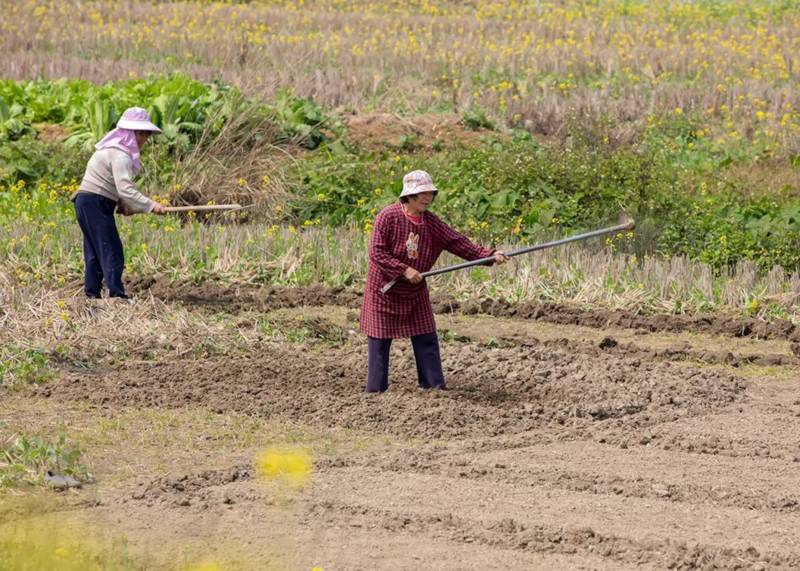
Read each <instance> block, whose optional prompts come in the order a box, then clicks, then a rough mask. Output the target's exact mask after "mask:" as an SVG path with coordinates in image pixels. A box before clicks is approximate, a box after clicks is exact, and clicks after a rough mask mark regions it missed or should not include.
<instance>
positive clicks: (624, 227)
mask: <svg viewBox="0 0 800 571" xmlns="http://www.w3.org/2000/svg"><path fill="white" fill-rule="evenodd" d="M634 228H636V222H634V221H633V219H632V218H629V217H627V216H622V217H621V219H620V223H619V224H618V225H617V226H610V227H608V228H601V229H599V230H592V231H591V232H585V233H584V234H576V235H575V236H570V237H568V238H562V239H561V240H555V241H553V242H545V243H543V244H536V245H534V246H526V247H525V248H520V249H519V250H514V251H513V252H509V253H507V254H506V256H508V257H509V258H513V257H514V256H520V255H522V254H527V253H529V252H535V251H537V250H546V249H547V248H555V247H556V246H561V245H563V244H569V243H570V242H578V241H580V240H586V239H588V238H594V237H595V236H603V235H604V234H616V233H617V232H628V231H630V230H633V229H634ZM493 260H494V256H489V257H487V258H479V259H477V260H472V261H470V262H462V263H460V264H454V265H452V266H446V267H444V268H439V269H437V270H430V271H428V272H423V273H422V277H423V278H427V277H430V276H438V275H439V274H446V273H448V272H454V271H455V270H463V269H464V268H471V267H472V266H479V265H481V264H485V263H487V262H491V261H493ZM396 283H397V280H392V281H390V282H389V283H388V284H386V285H385V286H383V287H382V288H381V293H386V292H387V291H389V290H390V289H392V286H394V284H396Z"/></svg>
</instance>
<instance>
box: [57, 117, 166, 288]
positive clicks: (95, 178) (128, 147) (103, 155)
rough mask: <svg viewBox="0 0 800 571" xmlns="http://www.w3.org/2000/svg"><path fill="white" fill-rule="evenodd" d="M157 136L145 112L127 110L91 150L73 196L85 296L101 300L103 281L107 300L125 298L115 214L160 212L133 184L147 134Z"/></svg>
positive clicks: (159, 207) (158, 206) (120, 244)
mask: <svg viewBox="0 0 800 571" xmlns="http://www.w3.org/2000/svg"><path fill="white" fill-rule="evenodd" d="M160 132H161V129H159V128H158V127H156V126H155V125H154V124H153V123H152V122H151V121H150V116H149V115H148V113H147V111H145V110H144V109H142V108H140V107H131V108H130V109H127V110H126V111H125V113H123V114H122V118H121V119H120V120H119V121H118V122H117V128H116V129H114V130H112V131H110V132H109V133H108V134H107V135H106V136H105V137H103V139H102V140H101V141H100V142H99V143H97V145H95V153H94V154H93V155H92V158H91V159H89V163H88V165H87V166H86V174H84V175H83V180H82V181H81V185H80V188H79V189H78V192H77V193H75V195H74V196H73V201H74V202H75V214H76V216H77V218H78V224H79V225H80V227H81V231H82V232H83V260H84V265H85V273H84V275H85V285H84V291H85V293H86V297H97V298H99V297H100V292H101V288H102V285H103V279H105V282H106V286H107V287H108V293H109V297H121V298H127V297H128V296H127V295H125V287H124V285H123V284H122V270H123V267H124V264H125V259H124V254H123V251H122V241H121V240H120V237H119V232H118V231H117V224H116V221H115V220H114V211H115V210H117V211H119V212H120V213H121V214H126V215H127V214H135V213H138V212H153V213H155V214H163V213H164V206H162V205H161V204H159V203H157V202H155V201H153V200H150V199H149V198H147V197H146V196H144V195H143V194H142V193H140V192H139V190H138V189H137V188H136V185H135V184H134V182H133V177H134V176H135V175H136V174H138V173H139V171H140V170H141V168H142V164H141V162H140V160H139V149H141V147H142V145H144V144H145V142H146V141H147V139H148V138H149V137H150V135H151V134H153V133H160Z"/></svg>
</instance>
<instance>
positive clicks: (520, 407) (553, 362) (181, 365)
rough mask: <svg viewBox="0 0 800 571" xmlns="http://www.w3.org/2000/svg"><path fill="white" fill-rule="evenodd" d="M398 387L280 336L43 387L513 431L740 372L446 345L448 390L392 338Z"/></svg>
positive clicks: (306, 419) (415, 430)
mask: <svg viewBox="0 0 800 571" xmlns="http://www.w3.org/2000/svg"><path fill="white" fill-rule="evenodd" d="M393 351H394V353H395V354H394V356H393V362H392V367H393V369H392V387H391V389H390V391H389V393H387V394H384V395H368V394H364V393H363V392H362V388H363V382H364V379H365V377H366V359H365V355H364V347H363V346H362V345H361V344H356V343H346V344H345V345H343V346H339V347H333V348H327V349H324V348H323V349H321V348H317V349H310V348H309V347H308V346H300V345H287V344H274V345H272V346H270V347H269V349H268V351H267V352H266V353H264V354H261V355H253V356H248V357H239V358H233V359H209V360H203V361H178V362H163V363H156V364H152V365H149V364H137V365H132V366H129V367H125V368H122V369H120V370H116V371H111V372H108V371H104V372H101V373H97V374H80V375H77V374H74V373H65V374H64V375H63V378H62V380H61V381H60V382H57V383H53V384H50V385H46V386H43V387H40V388H38V389H37V390H38V392H39V394H42V395H44V396H51V397H55V398H63V399H88V400H90V401H92V402H94V403H98V404H114V405H133V406H155V407H180V406H187V405H202V406H207V407H209V408H211V409H212V410H216V411H226V410H235V411H239V412H245V413H249V414H254V415H260V416H265V417H272V416H277V417H280V418H285V419H289V420H293V421H299V422H303V423H305V424H312V425H313V424H320V425H323V426H327V427H347V428H352V429H359V430H363V431H368V432H370V433H374V432H382V433H389V434H396V435H399V436H415V437H428V438H439V437H446V436H458V437H473V436H482V437H485V436H490V435H500V434H513V433H517V432H521V431H526V430H531V429H536V428H541V427H551V428H554V429H555V430H556V431H557V432H558V431H561V430H562V429H563V430H567V431H584V430H585V429H590V428H592V427H594V426H595V425H597V424H598V423H610V425H612V426H616V427H619V426H628V427H631V426H649V425H651V424H654V423H658V422H667V421H671V420H676V419H679V418H681V417H685V416H687V415H696V414H701V413H703V412H706V411H709V410H713V409H716V408H720V407H724V406H726V405H728V404H730V403H731V402H733V401H734V400H735V399H736V398H737V395H739V394H740V393H741V392H742V391H743V388H744V384H743V383H742V381H740V380H739V379H738V378H736V377H734V376H732V375H730V374H727V373H723V372H720V371H702V370H699V369H695V368H691V367H687V366H684V365H677V364H673V363H659V362H643V361H642V360H641V359H632V358H627V357H620V356H616V355H613V354H603V353H601V354H598V355H582V354H575V353H574V352H572V351H571V350H569V349H563V348H555V347H530V348H529V347H508V348H486V347H480V346H474V345H469V344H446V345H444V346H443V349H442V353H443V361H444V366H445V374H446V375H447V378H448V382H449V384H450V387H451V390H450V391H444V392H442V391H436V392H429V391H423V390H420V389H417V388H416V386H415V385H416V374H415V367H414V362H413V356H412V354H411V352H410V350H409V348H408V346H407V345H405V344H401V343H397V344H396V346H395V347H394V348H393Z"/></svg>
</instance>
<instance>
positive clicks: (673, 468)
mask: <svg viewBox="0 0 800 571" xmlns="http://www.w3.org/2000/svg"><path fill="white" fill-rule="evenodd" d="M136 287H137V289H138V291H139V292H140V295H144V294H145V293H146V292H147V291H148V290H149V292H150V293H152V294H154V295H157V296H159V297H161V298H162V299H166V300H169V301H170V302H172V303H181V304H184V305H186V306H187V307H191V308H192V309H193V310H194V311H200V312H209V311H210V312H219V313H225V314H234V315H239V314H242V313H245V312H253V311H257V312H262V314H265V315H267V314H268V315H270V316H271V319H273V320H274V322H275V323H278V324H283V326H285V327H287V328H288V327H296V326H298V324H300V325H301V326H302V331H303V337H302V338H300V339H299V340H296V341H294V342H280V343H279V342H274V343H268V344H266V345H265V346H264V347H263V348H262V349H261V350H260V351H258V352H253V353H249V354H241V355H232V356H224V357H222V356H217V357H209V358H188V357H187V358H184V359H177V360H161V361H156V362H141V361H139V362H134V363H129V364H127V365H126V364H122V365H117V366H113V367H105V368H101V367H99V366H98V367H89V368H88V369H81V370H77V369H75V368H70V367H66V366H65V368H64V369H63V370H62V371H61V375H60V379H59V380H58V381H55V382H52V383H49V384H46V385H43V386H41V387H39V388H38V389H37V390H36V391H35V393H34V394H31V395H27V396H25V397H15V398H14V399H11V400H7V403H13V404H7V405H5V406H3V405H2V404H0V413H2V416H0V418H2V419H5V421H6V422H8V423H11V424H14V423H17V424H24V423H26V422H28V421H30V420H31V419H34V418H35V419H38V421H39V422H41V423H44V424H47V423H48V422H50V423H53V422H55V420H54V419H53V418H52V417H53V415H55V416H57V417H58V419H59V422H61V423H64V422H66V423H67V424H68V425H69V426H74V427H75V430H76V433H78V434H80V433H82V430H83V429H81V428H80V426H83V425H85V424H86V423H87V422H89V420H87V419H93V420H91V422H95V423H97V422H99V421H98V420H97V419H103V420H102V422H103V423H105V424H103V426H106V427H108V426H113V427H114V428H113V430H111V429H107V431H106V432H107V434H108V439H107V440H102V439H100V440H98V442H99V441H101V440H102V442H103V446H99V447H98V448H97V449H96V450H95V451H94V452H92V453H91V454H92V458H93V461H94V462H95V463H96V465H97V466H98V469H97V472H98V482H97V483H96V484H93V485H91V486H87V487H86V488H85V489H84V490H83V491H80V492H75V493H73V494H72V496H71V497H72V500H70V501H71V502H72V505H73V507H74V508H75V509H76V510H77V511H78V512H79V513H80V514H82V516H83V517H87V518H92V519H94V520H95V521H101V522H105V523H106V524H107V525H108V526H109V528H111V529H114V530H116V531H117V532H118V533H120V534H124V535H125V536H126V537H127V539H128V542H129V543H130V545H132V546H134V547H135V548H138V549H141V550H142V551H144V552H147V553H149V554H151V555H152V554H153V553H155V552H158V551H159V549H160V550H162V551H163V550H164V549H166V548H168V547H169V546H175V545H191V546H192V549H193V550H195V552H198V551H203V552H205V553H206V554H207V555H208V556H209V557H210V558H212V559H214V560H217V561H223V562H225V563H226V564H227V565H228V566H229V568H237V569H238V568H253V569H258V568H267V567H268V566H269V565H272V566H273V567H274V568H290V569H309V568H311V567H312V566H315V565H317V566H320V567H322V568H323V569H325V570H326V571H329V570H332V569H348V570H349V569H448V570H450V569H507V568H522V569H531V568H546V569H551V568H558V569H620V568H621V569H627V568H634V567H635V568H651V569H664V568H674V569H693V568H718V569H768V568H769V569H776V568H777V569H780V568H785V569H789V568H796V567H798V566H800V539H798V538H799V537H800V436H798V435H800V367H798V360H797V357H796V356H795V355H794V354H793V350H792V348H793V343H794V342H795V341H796V339H797V331H796V330H795V328H794V327H793V326H792V325H791V324H788V323H777V322H776V323H761V322H758V321H756V320H741V319H738V320H737V319H733V318H721V317H716V318H714V317H708V318H679V317H670V316H650V317H645V316H637V315H628V314H624V313H622V312H585V311H579V310H577V309H574V308H568V307H557V306H545V305H538V306H537V305H534V304H530V305H525V306H509V305H507V304H498V303H495V302H481V301H475V302H470V303H466V304H458V303H455V302H454V301H453V300H449V299H439V300H438V301H437V308H438V309H439V311H440V312H441V314H440V315H439V316H438V318H437V319H438V322H439V325H440V328H441V330H442V338H443V343H442V355H443V362H444V366H445V370H446V374H447V377H448V383H449V386H450V390H448V391H440V392H429V391H422V390H419V389H417V388H416V386H415V372H414V365H413V355H412V354H411V351H410V347H409V345H408V343H407V342H405V341H400V342H397V343H395V345H394V347H393V357H392V358H393V361H392V373H391V388H390V391H389V392H388V393H386V394H383V395H367V394H364V393H363V392H362V385H363V381H364V377H365V373H366V364H365V343H364V341H363V338H361V336H360V335H357V334H354V333H353V332H352V330H353V329H355V327H356V321H355V320H356V311H355V309H356V308H357V306H358V301H359V300H358V295H357V294H356V293H355V292H352V291H349V290H330V289H324V288H311V289H298V290H290V289H279V288H255V287H231V288H220V287H219V286H210V285H207V286H202V287H200V286H170V285H167V284H162V283H158V282H152V283H144V284H137V286H136ZM279 326H281V325H279ZM148 411H149V412H148ZM153 411H156V412H153ZM189 411H203V412H201V413H196V412H191V413H190V412H189ZM142 414H145V415H146V414H155V415H162V416H163V415H165V414H166V415H175V416H170V418H171V419H172V420H171V421H170V423H171V424H169V423H168V426H167V427H164V426H163V423H162V424H159V423H158V422H156V420H155V419H156V417H155V416H150V417H147V418H150V421H143V420H142V417H141V415H142ZM187 415H188V417H187ZM198 415H199V416H198ZM162 416H158V417H157V418H162ZM123 417H124V418H125V419H128V422H129V423H131V424H132V425H133V427H131V426H128V424H125V423H121V421H119V419H120V418H123ZM48 419H49V420H48ZM131 419H135V420H131ZM199 419H202V420H199ZM231 419H239V420H237V421H236V422H237V423H241V424H237V426H242V427H244V426H247V427H248V428H247V429H246V430H245V429H244V428H241V429H239V430H238V431H237V430H227V431H223V432H224V434H223V432H220V430H221V429H220V428H219V427H220V426H221V425H224V426H229V425H231V423H233V421H232V420H231ZM82 423H83V424H82ZM109 423H110V424H109ZM149 423H154V426H155V427H153V426H150V424H149ZM265 426H271V427H274V426H283V427H286V426H291V427H296V428H297V429H298V430H301V428H298V427H302V431H304V432H303V434H304V435H305V436H303V438H300V439H298V438H297V437H295V438H294V440H295V441H302V442H303V443H304V444H306V445H309V446H311V447H312V448H313V449H314V450H315V458H316V460H315V466H314V475H313V479H312V482H311V484H310V485H309V486H308V487H307V488H305V489H304V490H301V491H285V490H284V491H281V490H280V489H277V488H276V487H274V486H272V485H266V484H264V483H263V482H261V481H259V480H258V479H257V478H256V477H255V475H254V474H255V472H254V468H253V462H252V458H253V455H254V454H255V451H256V450H257V449H258V448H259V446H261V445H263V444H264V443H265V442H268V441H274V442H278V441H282V442H284V443H285V442H287V441H291V440H292V438H291V437H287V436H286V434H285V433H283V437H282V439H281V438H277V437H276V436H275V435H274V434H273V433H270V434H271V436H269V437H267V436H264V434H265V433H263V430H265V429H264V427H265ZM148 427H149V428H148ZM148 430H149V431H150V432H148V433H147V434H162V433H163V434H164V435H165V436H164V437H163V438H150V437H147V438H145V437H144V436H142V431H145V432H147V431H148ZM159 431H161V432H159ZM260 431H261V432H260ZM243 434H249V435H251V436H252V437H251V438H244V437H243V436H242V435H243ZM253 435H255V436H253ZM148 438H149V439H148ZM287 438H288V440H287ZM215 442H219V443H222V442H224V443H225V444H224V446H222V445H220V446H219V447H217V446H215ZM354 443H356V444H354ZM124 451H127V453H125V452H124ZM132 456H134V457H135V458H136V460H134V459H133V458H132ZM154 546H157V547H158V548H157V549H154ZM165 546H167V547H165ZM156 559H158V558H156ZM159 561H160V563H159V564H166V563H165V562H164V561H161V560H159Z"/></svg>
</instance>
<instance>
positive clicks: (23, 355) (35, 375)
mask: <svg viewBox="0 0 800 571" xmlns="http://www.w3.org/2000/svg"><path fill="white" fill-rule="evenodd" d="M48 363H49V359H48V357H47V355H46V354H45V353H44V351H39V350H36V349H24V348H20V347H16V346H14V345H10V344H4V345H0V387H7V388H11V389H16V388H21V387H24V386H27V385H30V384H35V383H44V382H46V381H48V380H50V378H52V376H53V372H52V371H51V370H50V369H49V368H48Z"/></svg>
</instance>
